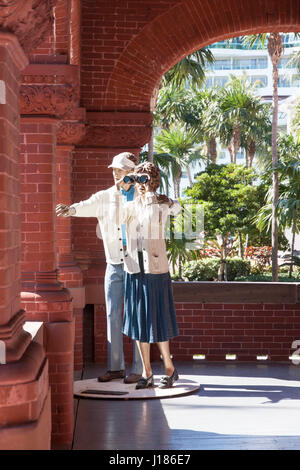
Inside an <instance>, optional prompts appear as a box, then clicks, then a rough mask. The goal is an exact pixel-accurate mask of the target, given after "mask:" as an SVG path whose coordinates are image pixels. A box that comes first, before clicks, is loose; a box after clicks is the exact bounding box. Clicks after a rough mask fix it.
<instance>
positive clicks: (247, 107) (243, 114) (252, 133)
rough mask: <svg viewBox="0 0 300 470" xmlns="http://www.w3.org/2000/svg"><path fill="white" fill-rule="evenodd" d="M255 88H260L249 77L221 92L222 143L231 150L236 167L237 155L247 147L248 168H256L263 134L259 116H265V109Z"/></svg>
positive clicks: (236, 80) (234, 79)
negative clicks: (258, 140)
mask: <svg viewBox="0 0 300 470" xmlns="http://www.w3.org/2000/svg"><path fill="white" fill-rule="evenodd" d="M255 88H256V85H255V84H253V85H251V84H250V83H249V82H248V81H247V78H246V76H244V77H241V78H239V77H235V76H231V80H230V81H229V82H228V83H227V84H226V86H225V87H224V88H221V89H220V92H219V96H218V110H219V113H218V114H217V121H216V122H217V127H218V132H219V135H220V139H221V142H222V143H223V144H224V145H226V146H227V148H228V150H229V153H230V157H231V162H232V163H236V155H237V152H238V150H239V148H240V147H241V146H244V148H245V149H246V156H247V159H248V161H247V166H251V165H252V160H253V158H254V154H255V151H256V140H257V135H258V133H259V127H257V125H258V118H259V114H261V118H262V117H263V116H265V115H264V114H263V109H264V107H265V105H264V104H263V103H261V101H260V99H259V98H258V97H257V96H255V94H254V91H255ZM260 124H261V122H260ZM249 164H250V165H249Z"/></svg>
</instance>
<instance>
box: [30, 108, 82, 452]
mask: <svg viewBox="0 0 300 470" xmlns="http://www.w3.org/2000/svg"><path fill="white" fill-rule="evenodd" d="M21 132H22V145H21V155H22V163H21V173H22V196H23V199H22V206H21V210H22V232H23V233H22V237H23V238H22V258H21V267H22V291H23V292H22V294H21V299H22V306H23V308H24V309H25V310H26V316H27V318H28V319H30V320H37V321H43V322H45V347H46V353H47V356H48V359H49V379H50V384H51V397H52V442H53V445H55V446H57V445H58V444H59V445H66V446H68V445H70V444H71V442H72V436H73V421H74V417H73V363H74V361H73V355H74V320H73V311H72V298H71V296H70V293H69V291H68V290H66V289H65V288H64V287H63V286H62V284H61V283H60V282H59V281H58V271H57V251H56V236H55V229H56V215H55V204H56V194H55V191H56V120H55V119H52V118H47V117H38V116H32V117H22V118H21Z"/></svg>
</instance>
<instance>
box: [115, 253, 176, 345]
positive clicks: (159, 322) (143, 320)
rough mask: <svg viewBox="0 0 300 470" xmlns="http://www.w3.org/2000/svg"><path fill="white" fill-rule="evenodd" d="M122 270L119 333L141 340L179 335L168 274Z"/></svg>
mask: <svg viewBox="0 0 300 470" xmlns="http://www.w3.org/2000/svg"><path fill="white" fill-rule="evenodd" d="M139 261H140V267H141V268H142V269H141V272H140V273H137V274H129V273H127V272H125V281H124V282H125V285H124V319H123V333H124V334H125V335H126V336H129V337H130V338H132V339H135V340H139V341H141V342H143V343H157V342H162V341H167V340H168V339H170V338H174V337H175V336H178V335H179V331H178V326H177V321H176V313H175V307H174V300H173V292H172V284H171V277H170V274H169V273H163V274H145V273H144V272H143V266H142V256H140V253H139Z"/></svg>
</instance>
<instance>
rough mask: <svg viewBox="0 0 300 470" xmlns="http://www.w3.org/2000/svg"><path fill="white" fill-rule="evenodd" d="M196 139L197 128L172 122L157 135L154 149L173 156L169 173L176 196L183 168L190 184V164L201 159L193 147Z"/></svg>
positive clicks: (197, 136)
mask: <svg viewBox="0 0 300 470" xmlns="http://www.w3.org/2000/svg"><path fill="white" fill-rule="evenodd" d="M198 140H199V131H198V130H196V129H192V128H187V127H186V126H184V125H183V126H182V125H179V124H173V125H172V126H171V127H170V128H169V129H165V130H163V131H162V132H161V133H160V134H159V135H158V136H157V139H156V147H155V148H156V150H157V151H158V152H159V153H163V152H167V153H168V154H170V155H172V157H173V162H172V165H171V173H172V177H173V184H174V195H175V197H176V198H178V197H180V180H181V176H182V170H183V169H184V170H185V171H186V172H187V176H188V179H189V184H190V185H192V177H191V172H190V165H191V164H192V163H193V162H195V161H199V159H201V155H199V153H198V152H197V150H196V149H195V144H196V143H197V142H198Z"/></svg>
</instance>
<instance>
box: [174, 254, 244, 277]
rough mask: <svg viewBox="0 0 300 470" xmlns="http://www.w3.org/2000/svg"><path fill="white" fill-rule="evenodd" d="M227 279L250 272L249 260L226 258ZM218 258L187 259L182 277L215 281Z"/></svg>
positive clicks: (218, 264)
mask: <svg viewBox="0 0 300 470" xmlns="http://www.w3.org/2000/svg"><path fill="white" fill-rule="evenodd" d="M226 265H227V280H228V281H234V280H235V278H236V277H237V276H247V275H249V274H250V261H249V260H244V259H242V258H237V257H236V258H228V259H227V260H226ZM219 267H220V258H204V259H201V260H197V261H189V262H187V263H185V264H184V266H183V269H182V276H183V279H185V280H187V281H215V280H217V279H218V270H219Z"/></svg>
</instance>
